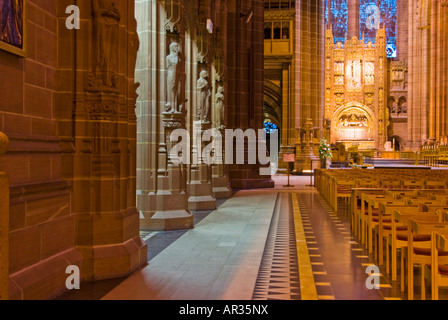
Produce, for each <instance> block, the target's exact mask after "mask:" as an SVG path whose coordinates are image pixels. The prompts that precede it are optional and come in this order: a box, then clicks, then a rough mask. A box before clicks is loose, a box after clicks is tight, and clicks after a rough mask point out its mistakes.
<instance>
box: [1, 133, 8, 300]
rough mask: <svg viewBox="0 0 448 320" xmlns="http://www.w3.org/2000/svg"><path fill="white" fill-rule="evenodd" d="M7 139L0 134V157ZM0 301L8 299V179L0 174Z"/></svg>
mask: <svg viewBox="0 0 448 320" xmlns="http://www.w3.org/2000/svg"><path fill="white" fill-rule="evenodd" d="M8 144H9V141H8V137H7V136H6V135H4V134H3V133H2V132H0V156H1V155H2V154H4V153H5V152H6V150H7V149H8ZM0 257H1V258H0V300H8V299H9V177H8V175H7V174H6V173H4V172H0Z"/></svg>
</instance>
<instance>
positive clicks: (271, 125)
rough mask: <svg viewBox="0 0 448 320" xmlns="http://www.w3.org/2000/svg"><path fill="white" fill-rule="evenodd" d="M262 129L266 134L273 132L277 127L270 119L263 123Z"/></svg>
mask: <svg viewBox="0 0 448 320" xmlns="http://www.w3.org/2000/svg"><path fill="white" fill-rule="evenodd" d="M264 130H265V131H266V133H267V134H273V133H275V132H276V131H277V130H278V127H277V125H276V124H274V123H272V122H270V121H266V122H265V123H264Z"/></svg>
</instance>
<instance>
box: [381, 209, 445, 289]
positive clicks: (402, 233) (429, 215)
mask: <svg viewBox="0 0 448 320" xmlns="http://www.w3.org/2000/svg"><path fill="white" fill-rule="evenodd" d="M412 219H415V220H418V221H428V222H432V223H437V222H440V220H441V218H440V216H439V215H438V214H437V213H435V212H411V213H409V212H407V211H405V212H404V213H403V212H400V211H395V212H394V218H393V219H392V225H391V234H390V236H389V241H388V247H387V249H389V246H390V248H391V252H390V254H391V262H392V263H391V274H392V280H393V281H396V280H397V273H398V272H397V269H398V266H397V261H398V254H399V253H400V254H401V264H400V266H401V268H400V275H401V277H400V279H401V282H400V288H401V291H402V292H404V291H405V286H406V282H405V270H406V269H405V265H404V261H405V257H406V254H407V253H406V252H407V251H406V250H407V247H408V245H409V221H410V220H412ZM413 241H414V242H416V243H417V242H418V243H420V242H427V241H430V236H424V235H418V236H414V237H413ZM428 246H429V243H428ZM387 255H389V251H387Z"/></svg>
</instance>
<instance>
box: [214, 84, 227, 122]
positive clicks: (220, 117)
mask: <svg viewBox="0 0 448 320" xmlns="http://www.w3.org/2000/svg"><path fill="white" fill-rule="evenodd" d="M215 110H216V115H217V121H216V125H217V127H218V129H221V128H225V126H224V119H225V106H224V88H223V87H222V86H219V87H218V90H217V92H216V96H215Z"/></svg>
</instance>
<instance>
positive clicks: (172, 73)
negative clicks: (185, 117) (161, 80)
mask: <svg viewBox="0 0 448 320" xmlns="http://www.w3.org/2000/svg"><path fill="white" fill-rule="evenodd" d="M179 67H180V64H179V44H178V43H176V42H173V43H171V45H170V54H169V55H168V56H167V57H166V70H167V77H166V104H165V112H177V111H178V98H179V92H180V83H181V82H180V79H181V73H180V70H179Z"/></svg>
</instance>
